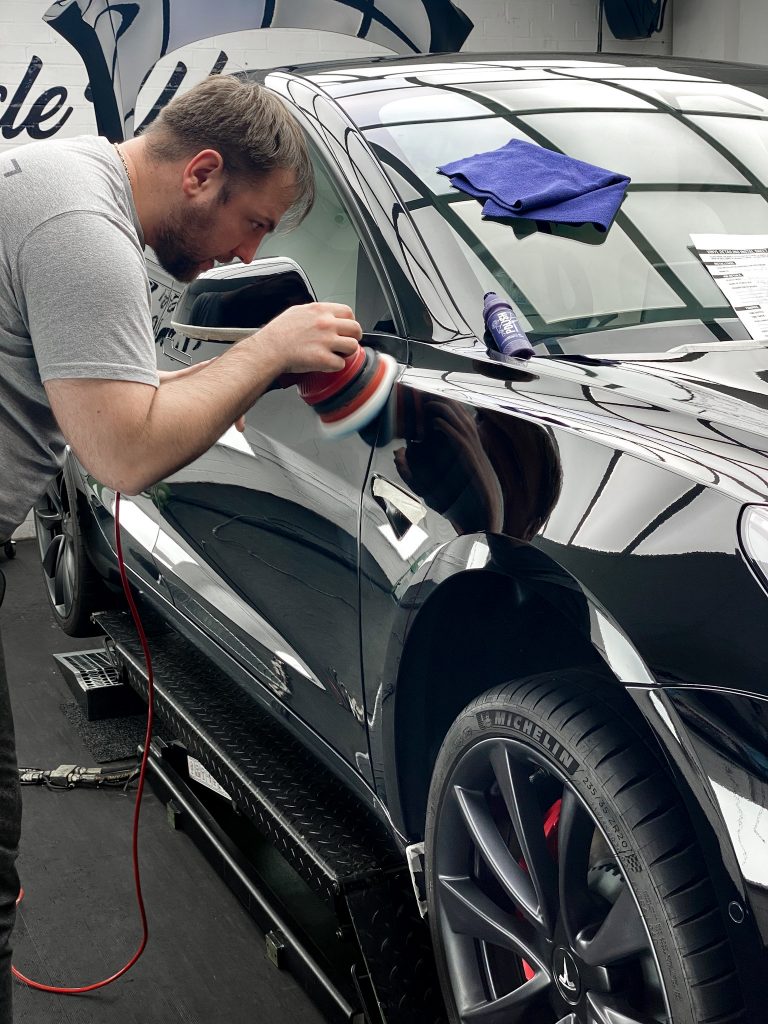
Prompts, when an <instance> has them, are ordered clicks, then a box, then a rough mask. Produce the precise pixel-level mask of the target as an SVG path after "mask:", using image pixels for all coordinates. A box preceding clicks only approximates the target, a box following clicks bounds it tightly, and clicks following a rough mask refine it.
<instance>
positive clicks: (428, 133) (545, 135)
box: [341, 59, 768, 353]
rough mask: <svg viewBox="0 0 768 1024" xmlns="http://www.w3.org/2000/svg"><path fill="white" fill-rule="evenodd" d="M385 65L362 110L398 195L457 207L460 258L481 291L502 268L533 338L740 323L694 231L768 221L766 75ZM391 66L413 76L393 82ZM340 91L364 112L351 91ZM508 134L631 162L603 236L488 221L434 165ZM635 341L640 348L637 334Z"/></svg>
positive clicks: (418, 207)
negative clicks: (728, 80) (737, 80)
mask: <svg viewBox="0 0 768 1024" xmlns="http://www.w3.org/2000/svg"><path fill="white" fill-rule="evenodd" d="M393 69H394V68H391V69H390V70H393ZM398 70H400V68H399V66H398ZM386 71H387V69H384V68H382V75H381V77H382V81H381V85H382V86H383V87H384V88H383V91H382V92H381V93H370V92H368V93H367V94H366V95H365V96H364V97H361V98H360V99H364V101H365V103H366V104H368V106H367V108H366V112H365V113H366V116H365V118H358V123H362V124H365V125H370V126H371V127H369V128H368V129H367V130H366V132H365V134H366V137H367V139H368V141H369V142H370V143H371V144H372V145H373V146H374V147H375V149H376V153H377V155H378V156H379V158H380V159H381V160H382V162H383V163H384V165H385V168H386V169H388V170H390V171H391V175H392V180H393V182H394V183H395V184H396V186H397V184H398V183H399V184H400V186H401V187H402V184H403V182H407V190H406V191H405V192H401V195H402V196H403V201H404V203H405V204H406V205H407V206H408V207H409V208H410V209H411V210H412V212H413V216H414V219H415V220H416V221H417V222H418V223H420V224H423V223H424V222H425V219H426V222H427V223H431V221H430V219H429V218H428V217H427V216H426V214H427V210H428V209H431V210H434V211H435V212H437V213H438V214H439V215H440V216H441V217H442V218H443V219H444V220H445V221H446V222H447V224H448V225H449V227H450V228H451V229H452V230H453V231H454V233H455V237H456V240H457V244H458V245H459V246H460V247H461V248H462V250H463V251H464V253H465V256H466V253H467V252H470V253H471V254H472V256H473V259H465V261H464V262H463V263H462V262H461V261H457V263H459V265H462V266H472V267H473V271H472V272H473V273H474V275H475V277H476V281H475V282H474V283H475V284H476V285H477V292H478V293H481V292H482V290H488V287H487V285H488V273H490V274H491V275H493V279H494V280H495V282H496V283H497V285H498V290H500V291H504V292H506V293H507V294H508V295H509V297H510V298H511V299H512V301H513V302H514V303H515V305H516V306H517V308H518V312H519V313H520V314H521V315H522V317H523V318H524V320H525V323H526V325H527V326H528V327H530V328H531V329H532V330H533V332H534V334H536V333H538V337H534V338H532V340H533V341H534V342H537V341H543V342H544V343H545V344H547V345H548V346H551V350H552V351H558V350H559V342H558V339H559V340H560V341H562V340H563V339H564V338H566V337H568V336H571V335H579V334H580V333H582V332H587V331H589V332H599V331H609V330H610V331H611V332H612V336H611V337H610V339H608V338H607V337H606V340H605V347H601V343H600V341H599V339H598V340H597V341H596V340H595V333H592V335H591V337H590V339H589V342H588V343H587V342H586V340H585V343H584V344H585V346H587V345H588V348H589V351H590V352H593V353H596V352H601V351H602V352H608V351H614V352H615V351H617V349H618V350H620V349H621V340H620V334H619V329H621V328H626V327H629V326H636V325H649V324H653V323H666V322H668V321H671V320H674V321H677V322H679V323H681V324H682V323H683V322H687V323H688V324H690V322H691V321H699V322H700V323H702V324H706V323H713V322H714V321H715V320H717V321H719V323H720V324H721V325H722V324H726V325H727V327H726V330H722V329H720V328H718V337H723V336H724V337H725V338H728V337H729V336H732V337H742V336H743V332H742V331H741V329H740V325H739V324H738V322H737V321H736V318H735V315H734V314H733V312H732V311H731V310H730V308H729V307H728V305H727V303H726V301H725V299H724V297H723V296H722V294H721V292H720V290H719V289H718V288H717V286H716V285H715V284H714V282H713V281H712V279H711V278H710V276H709V274H708V273H707V272H706V270H705V269H704V268H703V267H702V266H701V264H700V261H699V260H698V257H697V256H696V254H695V252H694V251H693V248H692V244H691V239H690V235H691V233H701V232H704V233H706V232H712V233H725V234H727V233H733V234H752V233H766V232H768V202H767V201H766V193H765V186H766V184H768V118H766V114H768V100H766V98H765V96H764V95H763V93H764V92H765V91H766V88H765V83H763V84H762V85H761V84H760V83H757V84H756V85H755V87H754V88H755V91H752V90H751V89H749V88H744V87H741V86H737V85H728V84H723V83H718V82H713V81H712V80H709V79H707V78H705V77H704V76H699V75H686V74H682V73H678V72H672V71H667V70H666V69H663V68H662V69H659V68H647V67H637V68H635V67H626V66H623V65H621V64H611V63H608V62H597V61H596V62H594V63H592V64H588V63H585V62H578V61H557V60H556V59H555V60H541V59H538V60H535V59H534V60H531V61H493V60H488V61H482V62H481V61H478V62H467V63H466V64H463V65H461V66H460V67H458V68H457V67H456V66H453V67H441V66H439V65H438V64H433V65H426V64H425V65H424V66H423V68H422V69H421V71H419V70H418V69H417V68H416V67H410V66H408V67H404V68H403V71H404V72H405V73H406V75H408V76H409V77H407V78H406V77H403V78H393V77H387V74H386ZM393 81H397V82H398V85H399V86H402V85H403V84H404V83H405V82H407V83H408V84H409V85H410V88H397V89H392V88H389V86H391V85H392V83H393ZM750 81H751V80H750ZM343 88H344V90H345V91H350V90H352V88H353V86H352V85H351V83H349V82H347V83H345V85H344V87H343ZM377 96H378V97H379V100H380V102H379V106H378V108H377V109H374V108H373V106H372V104H374V103H375V102H376V97H377ZM341 102H342V104H343V105H344V106H345V107H347V109H348V110H349V111H350V112H352V111H353V109H354V112H355V114H356V115H357V113H358V111H357V109H356V108H354V104H355V103H356V102H357V100H356V99H353V98H352V97H347V98H345V99H341ZM568 107H572V108H577V109H571V110H568V109H563V108H568ZM610 107H614V108H615V109H609V108H610ZM761 118H765V119H761ZM512 138H518V139H523V140H525V139H527V140H529V141H532V142H536V143H539V144H541V145H545V146H550V147H551V148H553V149H555V150H558V151H560V152H563V153H566V154H568V155H569V156H573V157H575V158H576V159H580V160H585V161H587V162H589V163H593V164H597V165H598V166H602V167H607V168H610V169H611V170H615V171H618V172H620V173H626V174H628V175H630V177H631V178H632V183H631V184H630V187H629V191H628V193H627V196H626V198H625V201H624V203H623V205H622V208H621V210H620V211H619V214H618V216H617V219H616V221H615V222H614V225H613V227H612V228H611V230H610V232H609V233H608V235H607V236H606V235H603V236H599V235H598V233H597V232H596V231H595V229H594V228H593V227H592V226H591V225H583V226H562V225H552V224H545V223H536V222H527V223H525V222H522V221H511V222H508V223H501V224H500V223H498V222H492V221H485V220H483V219H482V216H481V206H480V204H479V203H477V202H476V201H474V200H468V199H466V198H465V197H464V195H463V194H462V193H460V192H458V191H457V190H455V189H453V188H452V187H451V186H450V183H449V181H448V179H447V178H446V177H445V176H443V175H440V174H438V173H437V166H438V165H440V164H443V163H447V162H449V161H451V160H455V159H458V158H460V157H461V156H467V155H470V154H472V153H478V152H484V151H487V150H492V149H497V148H499V147H500V146H503V145H504V144H505V143H506V142H508V141H509V140H510V139H512ZM761 183H762V187H761ZM431 234H432V235H434V234H435V232H434V231H432V232H431ZM441 251H442V250H440V251H434V256H435V259H436V260H437V261H438V262H439V259H440V252H441ZM479 267H482V270H479V269H478V268H479ZM447 269H448V268H444V270H447ZM468 288H469V285H467V284H464V285H461V286H458V287H457V291H461V292H462V294H465V293H466V292H467V290H468ZM468 315H469V314H468ZM555 334H556V335H557V338H555V337H554V335H555ZM712 340H713V341H714V335H713V339H712ZM628 344H630V345H631V348H630V349H628V351H634V352H637V351H642V346H640V348H638V337H637V335H636V334H633V336H632V338H631V341H630V340H629V339H628ZM658 344H659V342H658V339H657V340H656V342H655V343H654V351H656V350H658ZM675 344H676V340H675V337H674V336H670V340H669V346H668V347H672V346H674V345H675ZM574 350H575V349H574V342H572V341H569V342H568V351H574ZM585 351H586V348H585Z"/></svg>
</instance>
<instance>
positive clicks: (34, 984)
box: [11, 491, 154, 996]
mask: <svg viewBox="0 0 768 1024" xmlns="http://www.w3.org/2000/svg"><path fill="white" fill-rule="evenodd" d="M115 549H116V551H117V564H118V566H119V568H120V579H121V580H122V583H123V590H124V591H125V596H126V600H127V601H128V607H129V608H130V609H131V615H132V616H133V622H134V625H135V626H136V631H137V632H138V634H139V640H140V641H141V647H142V650H143V651H144V658H145V661H146V663H147V680H148V682H147V704H148V712H147V733H146V736H145V737H144V755H143V757H142V759H141V768H140V769H139V785H138V788H137V790H136V803H135V805H134V810H133V836H132V854H133V877H134V880H135V882H136V901H137V903H138V905H139V915H140V916H141V927H142V937H141V943H140V944H139V948H138V949H137V950H136V952H135V953H134V954H133V956H132V957H131V959H130V960H129V961H128V963H127V964H125V966H124V967H121V968H120V970H119V971H116V972H115V973H114V974H113V975H112V976H111V977H109V978H105V979H104V980H103V981H95V982H94V983H93V984H92V985H77V986H73V987H71V988H60V987H59V986H57V985H43V984H42V983H41V982H39V981H31V980H30V979H29V978H25V977H24V975H23V974H22V973H21V972H20V971H17V970H16V968H15V967H12V968H11V970H12V971H13V976H14V977H15V978H18V980H19V981H23V982H24V984H25V985H29V987H30V988H36V989H39V990H40V991H41V992H55V993H56V995H60V996H61V995H63V996H76V995H81V994H82V993H83V992H93V991H94V990H95V989H97V988H104V986H105V985H111V984H112V982H113V981H117V979H118V978H120V977H122V976H123V975H124V974H125V973H126V972H128V971H130V969H131V968H132V967H133V965H134V964H135V963H136V961H137V960H138V959H139V957H140V956H141V954H142V953H143V952H144V949H145V947H146V945H147V940H148V939H149V929H148V928H147V915H146V912H145V910H144V897H143V896H142V894H141V875H140V873H139V812H140V810H141V796H142V793H143V792H144V775H145V773H146V768H147V758H148V757H149V742H150V740H151V739H152V720H153V717H154V714H153V705H154V676H153V673H152V658H151V657H150V654H149V646H148V644H147V637H146V634H145V633H144V629H143V627H142V625H141V619H140V618H139V613H138V610H137V608H136V604H135V602H134V600H133V594H131V588H130V586H129V585H128V576H127V574H126V571H125V563H124V562H123V547H122V544H121V543H120V493H119V491H118V492H116V493H115ZM23 896H24V890H23V889H21V891H20V892H19V898H18V899H17V901H16V904H17V906H18V904H19V903H21V900H22V898H23Z"/></svg>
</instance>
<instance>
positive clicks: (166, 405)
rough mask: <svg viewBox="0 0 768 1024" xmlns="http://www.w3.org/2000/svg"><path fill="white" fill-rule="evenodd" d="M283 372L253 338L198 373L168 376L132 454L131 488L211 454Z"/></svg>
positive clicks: (140, 485) (135, 489)
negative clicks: (230, 428)
mask: <svg viewBox="0 0 768 1024" xmlns="http://www.w3.org/2000/svg"><path fill="white" fill-rule="evenodd" d="M279 372H280V365H279V364H278V362H277V361H276V360H275V359H274V358H271V357H270V352H269V350H268V349H266V348H262V347H261V346H260V345H259V344H258V338H257V337H254V338H249V339H248V341H247V342H246V343H242V342H241V343H240V344H238V345H233V346H232V347H231V348H230V349H228V351H227V352H225V354H224V355H222V356H220V357H219V358H218V359H215V360H213V361H212V362H210V363H208V364H207V365H206V366H204V367H202V368H201V369H200V370H199V371H198V372H197V373H194V374H182V375H180V378H179V380H177V381H174V380H173V379H172V377H166V378H164V380H163V382H162V384H161V386H160V387H159V388H157V390H156V391H155V394H154V397H153V399H152V403H151V405H150V407H149V411H148V413H147V416H146V419H145V421H144V423H143V425H142V428H141V430H140V432H138V433H137V435H136V436H135V437H134V438H133V439H132V444H131V446H130V448H129V453H127V455H128V458H127V459H126V461H128V462H130V463H131V472H130V473H129V474H128V475H129V476H130V477H131V478H132V487H131V490H132V491H133V492H134V493H136V492H138V491H141V490H144V489H145V488H147V487H149V486H151V485H152V484H153V483H156V482H157V481H158V480H162V479H163V478H164V477H166V476H169V475H170V474H171V473H174V472H175V471H176V470H178V469H181V467H182V466H185V465H187V464H188V463H189V462H192V461H193V460H194V459H196V458H198V457H199V456H200V455H202V454H203V453H204V452H206V451H208V449H209V448H210V447H211V446H212V445H213V444H215V442H216V441H217V440H218V439H219V438H220V437H221V435H222V434H223V433H224V432H225V431H226V430H227V429H229V427H231V426H232V424H233V423H234V422H235V420H236V419H237V418H238V417H239V416H241V415H242V414H243V413H244V412H245V411H246V410H247V409H249V408H250V407H251V406H252V405H253V403H254V402H255V401H256V400H257V399H258V398H259V397H260V396H261V395H262V394H263V393H264V391H266V389H267V388H268V387H269V385H270V384H271V383H272V381H273V380H274V378H275V377H276V376H277V375H278V374H279Z"/></svg>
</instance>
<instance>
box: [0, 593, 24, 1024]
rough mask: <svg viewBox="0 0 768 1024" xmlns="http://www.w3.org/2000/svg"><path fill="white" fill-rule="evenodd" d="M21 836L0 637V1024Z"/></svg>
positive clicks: (6, 1014) (4, 1019)
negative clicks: (17, 856)
mask: <svg viewBox="0 0 768 1024" xmlns="http://www.w3.org/2000/svg"><path fill="white" fill-rule="evenodd" d="M4 592H5V580H4V579H3V575H2V573H0V604H2V600H3V595H4ZM20 832H21V789H20V786H19V772H18V769H17V767H16V744H15V742H14V734H13V715H12V713H11V702H10V698H9V695H8V680H7V678H6V674H5V660H4V658H3V644H2V637H1V636H0V1024H12V1021H13V1007H12V999H13V996H12V980H11V944H10V939H11V932H12V931H13V925H14V921H15V920H16V898H17V897H18V895H19V876H18V875H17V874H16V855H17V853H18V850H19V833H20Z"/></svg>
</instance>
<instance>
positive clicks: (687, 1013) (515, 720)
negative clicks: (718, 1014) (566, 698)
mask: <svg viewBox="0 0 768 1024" xmlns="http://www.w3.org/2000/svg"><path fill="white" fill-rule="evenodd" d="M527 723H530V731H523V730H524V729H527ZM575 732H577V730H576V729H573V730H571V729H568V728H566V729H565V730H559V729H558V728H557V727H556V726H554V725H553V724H552V722H550V721H548V720H546V719H545V718H543V717H542V716H540V715H538V714H537V713H536V712H535V711H534V710H532V709H530V708H527V707H525V706H524V705H522V704H518V703H515V702H514V701H510V700H507V699H504V698H498V699H495V700H490V701H487V702H483V703H480V702H475V703H474V704H473V705H471V706H470V707H469V708H468V709H466V710H465V711H463V712H462V714H461V715H460V716H459V717H458V719H457V720H456V722H454V724H453V726H452V727H451V729H450V731H449V733H448V735H447V736H446V738H445V741H444V743H443V746H442V747H441V749H440V753H439V755H438V758H437V761H436V763H435V768H434V772H433V775H432V783H431V786H430V791H429V798H428V802H427V817H426V828H425V871H426V887H427V903H428V907H429V922H430V929H431V932H432V941H433V945H434V948H435V957H436V960H437V966H438V973H439V975H440V981H441V984H442V986H443V994H444V996H445V1000H446V1004H447V1006H448V1007H449V1013H450V1015H451V1019H452V1020H454V1021H458V1020H459V1016H458V1011H457V1008H456V1005H455V1001H454V999H453V993H452V991H451V984H450V975H449V972H448V965H447V961H446V958H445V952H444V949H443V944H442V939H441V936H440V928H439V925H438V921H437V912H436V894H435V879H434V875H433V871H432V867H433V865H434V864H435V846H436V841H437V836H438V833H439V816H440V809H441V807H442V805H443V803H444V800H445V795H446V791H447V789H448V788H449V786H450V782H451V778H452V776H453V773H454V769H455V768H456V766H457V764H458V762H459V761H460V760H461V759H462V758H463V757H464V756H465V755H466V754H467V752H468V751H469V750H470V749H472V748H474V747H476V746H477V745H478V744H480V743H483V742H485V741H488V740H490V739H494V738H501V739H509V740H514V741H516V742H518V743H520V744H522V745H523V746H524V747H526V748H527V749H530V750H531V751H532V752H533V754H534V755H536V756H537V757H538V758H540V759H542V760H543V761H544V762H545V763H546V764H547V765H548V766H551V768H552V770H553V771H554V772H556V773H557V774H559V775H561V776H562V777H564V778H565V779H566V780H567V781H568V783H569V784H570V786H571V787H572V788H573V789H574V790H575V792H576V793H577V795H578V796H579V797H580V799H581V800H582V801H583V802H584V803H585V804H586V806H587V807H588V809H589V810H590V812H591V814H592V816H593V818H594V819H595V821H596V822H597V824H598V826H599V827H600V829H601V830H602V832H603V835H604V837H605V839H606V840H607V841H608V843H609V845H610V847H611V848H612V849H613V851H614V852H615V854H616V855H617V858H618V860H619V863H620V865H621V869H622V872H623V874H624V878H625V881H626V882H627V883H628V885H629V887H630V890H631V892H632V894H633V896H634V898H635V902H636V903H637V906H638V907H639V909H640V913H641V916H642V918H643V920H644V922H645V926H646V928H647V931H648V934H649V936H650V939H651V943H652V946H653V949H654V952H655V955H656V961H657V966H658V970H659V974H660V976H661V980H662V983H663V985H664V990H665V993H666V997H667V1001H668V1005H669V1013H670V1020H672V1021H674V1024H696V1016H695V1013H694V1009H693V1006H692V1004H691V1001H690V998H689V996H688V986H687V982H686V980H685V973H684V968H683V962H682V958H681V954H680V952H679V950H678V949H677V946H676V944H675V942H674V939H673V936H672V932H671V929H670V926H669V922H668V920H667V917H666V914H665V912H664V907H663V903H662V900H661V897H660V895H659V893H658V891H657V889H656V887H655V885H654V883H653V879H652V877H651V872H650V871H649V870H647V865H646V863H645V860H644V858H643V854H642V851H641V849H640V848H639V846H638V844H637V841H636V840H635V837H634V836H633V834H632V832H631V830H630V829H629V828H628V827H627V826H626V825H625V824H624V823H623V822H622V820H621V812H620V811H619V809H618V808H617V806H616V804H615V802H614V801H613V799H612V798H611V796H610V794H609V793H607V792H606V791H605V788H604V785H603V783H602V781H601V779H600V777H599V776H598V775H597V774H596V772H595V771H594V768H593V761H594V760H596V756H594V755H593V756H592V757H590V748H591V747H592V746H594V745H593V744H590V741H589V739H586V740H585V741H584V742H583V743H578V742H576V738H575V736H574V733H575Z"/></svg>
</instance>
